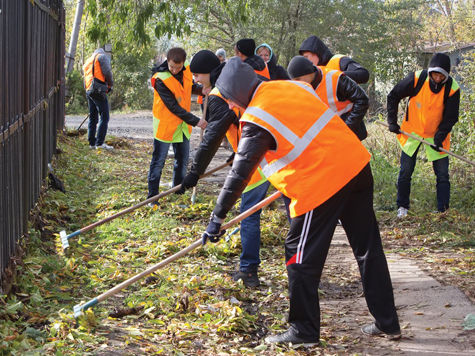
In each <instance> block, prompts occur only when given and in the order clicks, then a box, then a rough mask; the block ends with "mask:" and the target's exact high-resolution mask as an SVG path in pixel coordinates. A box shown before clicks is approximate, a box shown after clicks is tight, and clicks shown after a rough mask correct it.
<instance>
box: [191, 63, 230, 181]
mask: <svg viewBox="0 0 475 356" xmlns="http://www.w3.org/2000/svg"><path fill="white" fill-rule="evenodd" d="M224 65H225V63H221V64H220V65H219V67H217V68H215V69H214V70H213V71H212V72H211V73H210V81H211V86H213V87H214V85H215V83H216V80H218V77H219V75H220V74H221V70H222V69H223V67H224ZM206 121H207V122H208V125H207V126H206V129H205V131H204V134H203V139H202V141H201V143H200V145H199V147H198V150H197V151H196V153H195V156H194V158H193V163H192V165H191V169H190V173H193V174H196V175H198V176H200V175H202V174H203V173H204V172H205V170H206V168H207V167H208V165H209V163H210V162H211V160H212V159H213V157H214V155H215V154H216V151H217V150H218V148H219V146H220V144H221V142H222V141H223V138H224V136H225V135H226V131H228V129H229V127H230V126H231V125H239V118H238V117H237V116H236V115H235V114H234V111H232V110H230V109H229V106H228V103H227V102H226V101H225V100H223V99H221V98H220V97H218V96H216V95H210V96H209V97H208V108H207V110H206Z"/></svg>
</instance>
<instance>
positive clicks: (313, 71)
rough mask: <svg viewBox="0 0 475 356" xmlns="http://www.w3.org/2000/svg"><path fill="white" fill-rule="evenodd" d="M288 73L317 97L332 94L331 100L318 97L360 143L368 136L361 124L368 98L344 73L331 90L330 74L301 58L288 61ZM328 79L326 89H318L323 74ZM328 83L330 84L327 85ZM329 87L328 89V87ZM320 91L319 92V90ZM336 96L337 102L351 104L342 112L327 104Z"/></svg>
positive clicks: (363, 125) (296, 57)
mask: <svg viewBox="0 0 475 356" xmlns="http://www.w3.org/2000/svg"><path fill="white" fill-rule="evenodd" d="M287 69H288V72H289V75H290V77H291V78H292V79H293V80H301V81H303V82H306V83H308V84H310V85H311V86H312V88H313V89H315V91H316V92H317V95H318V94H319V92H320V91H321V90H323V92H324V93H325V94H326V95H327V94H328V91H327V89H330V90H331V91H332V92H333V97H332V98H327V97H326V95H325V96H324V97H320V99H322V100H323V102H325V104H327V105H328V106H330V108H332V109H333V110H334V111H336V112H337V114H338V115H339V116H340V117H341V118H342V119H343V120H344V121H345V123H346V124H347V125H348V126H349V127H350V128H351V130H352V131H353V132H354V133H355V134H356V136H358V138H359V139H360V140H361V141H362V140H364V139H365V138H366V137H367V136H368V132H367V131H366V126H365V124H364V122H363V118H364V116H365V114H366V111H367V110H368V106H369V103H368V96H367V95H366V93H365V91H364V90H363V89H362V88H361V87H360V86H359V85H358V84H356V83H355V82H354V81H353V80H352V79H351V78H349V77H347V76H346V75H345V74H344V73H341V75H339V77H338V82H337V86H336V88H333V85H332V84H331V77H332V73H331V72H330V71H328V70H326V69H325V67H320V66H318V67H317V66H314V65H313V63H312V62H310V60H308V59H307V58H305V57H303V56H295V57H294V58H292V59H291V60H290V63H289V66H288V68H287ZM324 72H325V75H326V76H328V77H329V78H328V79H326V80H325V83H326V87H325V88H319V85H321V83H322V79H323V73H324ZM329 81H330V84H329ZM329 85H330V87H329ZM319 89H321V90H319ZM335 94H336V97H337V99H338V101H340V102H345V101H348V102H349V103H351V104H347V106H346V107H345V108H342V110H341V111H342V112H339V111H338V110H337V108H336V107H332V106H331V105H333V106H335V105H336V104H335V103H334V102H332V103H329V102H328V101H329V100H332V99H333V98H334V96H335Z"/></svg>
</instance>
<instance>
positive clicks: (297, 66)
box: [287, 56, 316, 79]
mask: <svg viewBox="0 0 475 356" xmlns="http://www.w3.org/2000/svg"><path fill="white" fill-rule="evenodd" d="M315 70H316V69H315V66H314V65H313V63H312V62H310V60H308V59H307V58H305V57H304V56H295V57H294V58H292V59H291V60H290V63H289V66H288V67H287V72H289V75H290V78H292V79H294V78H297V77H301V76H303V75H307V74H310V73H313V72H315Z"/></svg>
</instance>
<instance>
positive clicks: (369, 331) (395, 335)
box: [361, 323, 401, 340]
mask: <svg viewBox="0 0 475 356" xmlns="http://www.w3.org/2000/svg"><path fill="white" fill-rule="evenodd" d="M361 331H362V332H363V334H365V335H369V336H382V337H386V338H388V339H389V340H399V339H400V338H401V331H395V332H392V333H386V332H384V331H382V330H380V329H379V328H378V327H377V326H376V324H375V323H372V324H368V325H365V326H363V327H362V328H361Z"/></svg>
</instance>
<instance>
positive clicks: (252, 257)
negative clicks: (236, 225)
mask: <svg viewBox="0 0 475 356" xmlns="http://www.w3.org/2000/svg"><path fill="white" fill-rule="evenodd" d="M269 185H270V183H269V182H265V183H262V184H261V185H259V186H257V187H255V188H254V189H252V190H249V191H247V192H246V193H243V194H242V196H241V213H242V212H244V211H246V210H247V209H249V208H251V207H253V206H254V205H256V204H257V203H259V202H260V201H261V200H262V199H264V198H265V197H266V193H267V190H268V189H269ZM261 211H262V209H260V210H258V211H256V212H255V213H254V214H252V215H251V216H248V217H247V218H245V219H244V220H243V221H241V246H242V252H241V256H240V259H241V262H240V266H239V270H240V271H242V272H256V271H257V268H258V267H259V264H260V262H261V260H260V258H259V249H260V245H261Z"/></svg>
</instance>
